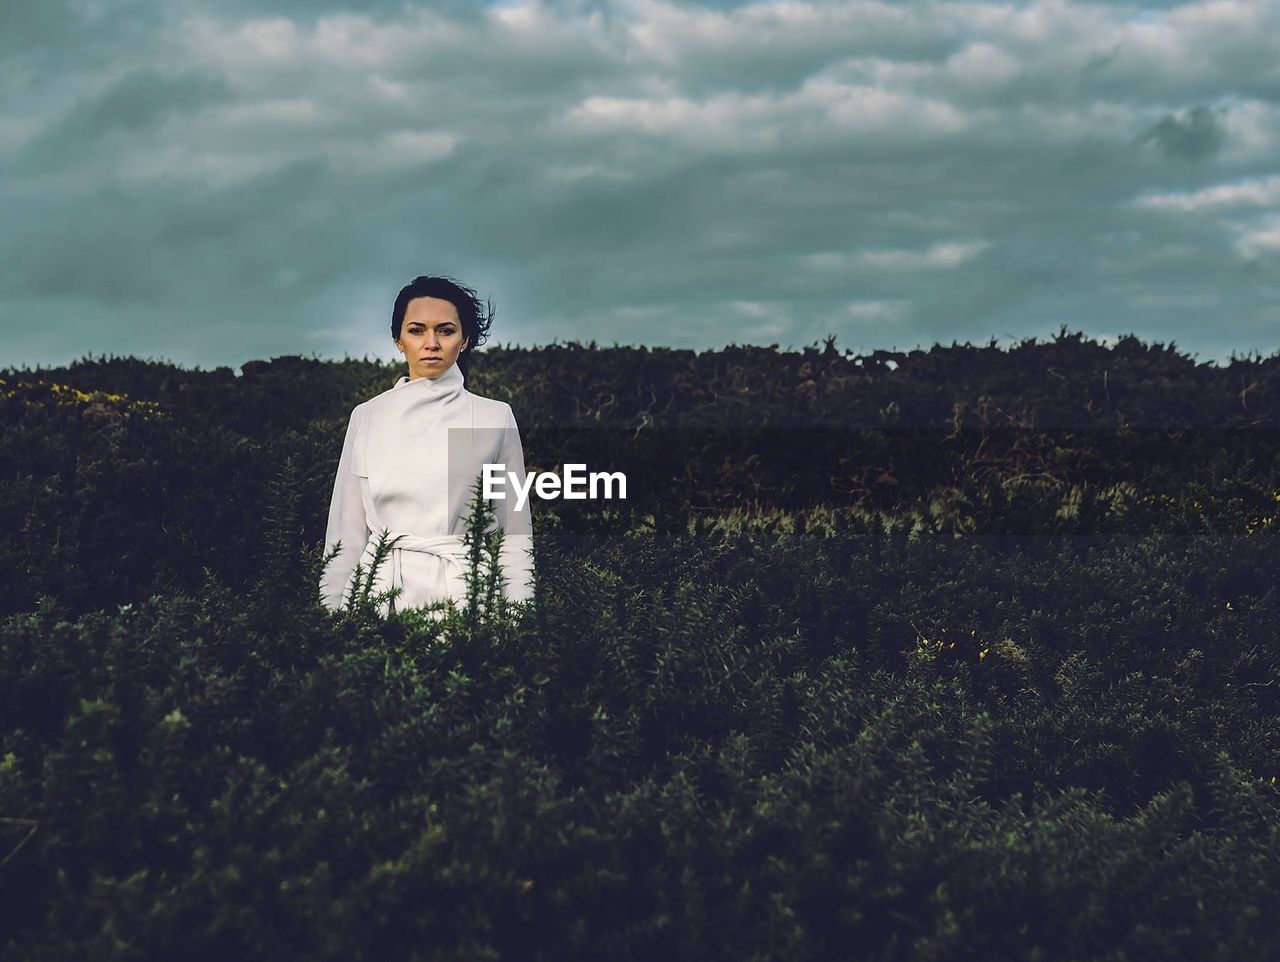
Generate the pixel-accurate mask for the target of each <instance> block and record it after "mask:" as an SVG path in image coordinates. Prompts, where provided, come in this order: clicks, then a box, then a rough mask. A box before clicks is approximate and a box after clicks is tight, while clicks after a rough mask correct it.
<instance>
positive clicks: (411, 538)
mask: <svg viewBox="0 0 1280 962" xmlns="http://www.w3.org/2000/svg"><path fill="white" fill-rule="evenodd" d="M378 539H379V535H378V534H370V536H369V540H368V541H367V542H365V546H364V552H363V554H361V556H360V564H361V566H362V567H363V570H364V571H366V572H368V571H369V570H370V569H371V568H372V566H373V558H374V555H375V554H377V550H378ZM387 540H388V544H389V545H390V547H391V550H390V554H389V557H387V558H384V559H383V561H382V564H381V565H379V566H378V570H377V571H376V572H374V576H373V584H372V585H371V587H370V594H371V595H377V594H381V593H382V592H384V591H386V590H387V589H388V588H404V573H403V570H402V569H401V566H400V559H401V555H402V553H403V552H405V551H420V552H422V553H423V554H433V555H435V556H436V557H438V558H440V559H441V561H443V562H444V577H445V587H446V590H447V593H448V594H447V597H450V598H454V599H455V600H457V601H461V600H462V599H463V598H465V597H466V592H467V589H466V576H465V572H466V563H467V553H466V550H467V549H466V545H465V544H464V543H463V541H462V538H461V537H459V536H458V535H455V534H440V535H431V536H428V537H423V536H421V535H416V534H406V533H404V532H395V531H392V532H390V533H389V535H388V539H387ZM388 561H390V565H388V564H387V562H388ZM388 567H389V568H390V571H388V570H387V569H388ZM431 600H432V601H436V600H439V601H444V600H445V598H439V599H431ZM424 603H429V602H424ZM400 604H401V606H402V607H411V605H408V604H406V601H405V599H404V595H403V594H401V596H400ZM390 610H391V611H393V612H394V611H395V602H394V601H393V602H392V603H391V607H390Z"/></svg>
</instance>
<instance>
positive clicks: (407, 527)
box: [320, 364, 533, 614]
mask: <svg viewBox="0 0 1280 962" xmlns="http://www.w3.org/2000/svg"><path fill="white" fill-rule="evenodd" d="M465 383H466V380H465V378H464V377H463V374H462V371H461V370H460V369H459V368H458V366H457V364H454V365H452V366H451V367H450V368H449V369H448V370H447V371H445V372H444V373H443V374H441V375H440V376H439V377H436V378H427V377H420V378H414V379H413V380H410V379H409V378H407V377H401V378H400V380H399V381H397V382H396V383H395V385H394V386H393V387H392V388H391V389H390V390H388V391H384V392H382V393H381V394H379V395H377V396H375V397H372V398H370V399H369V400H367V401H364V402H363V403H361V404H357V405H356V406H355V408H354V410H352V412H351V418H350V421H349V422H348V424H347V434H346V438H345V440H344V441H343V443H342V454H341V456H340V457H339V459H338V471H337V475H336V477H335V478H334V484H333V499H332V501H331V502H330V505H329V523H328V527H327V529H326V532H325V552H326V554H327V553H328V552H329V551H331V550H333V547H334V545H335V544H337V543H338V542H339V541H340V542H341V543H342V547H341V550H340V551H339V553H338V555H337V557H335V558H334V559H333V561H332V562H330V563H329V566H328V567H327V568H326V569H325V571H324V573H323V575H322V576H321V580H320V595H321V599H322V601H323V603H324V605H325V606H326V607H328V608H330V609H333V610H336V609H338V608H340V607H341V606H342V605H343V604H344V603H345V601H346V599H347V593H348V590H349V588H350V584H351V578H352V574H353V573H354V571H355V567H356V564H357V563H360V564H361V565H362V567H363V569H364V570H365V571H366V572H367V570H368V568H369V561H370V559H371V558H372V556H373V551H374V547H375V546H376V544H377V540H378V535H379V534H380V533H381V531H382V530H383V529H384V528H387V529H390V531H391V534H392V536H393V537H394V536H397V535H400V536H402V537H401V540H400V541H399V542H398V544H399V545H400V547H396V548H393V550H392V552H391V554H390V556H388V557H387V559H386V560H385V561H384V562H383V564H382V565H381V567H380V568H379V570H378V572H377V579H376V581H375V583H374V587H373V591H374V593H377V592H378V591H381V590H384V589H385V588H387V587H389V586H391V585H392V584H398V585H400V586H401V587H402V589H403V591H402V593H401V595H400V597H399V598H398V599H397V600H396V601H395V609H396V610H402V609H404V608H412V607H419V606H421V605H425V604H430V603H431V602H434V601H443V600H445V599H446V598H453V599H454V600H455V601H456V602H457V603H458V604H462V603H463V601H464V599H465V597H466V595H465V592H466V584H465V581H464V580H463V577H462V571H463V570H465V563H463V564H460V563H459V560H460V558H461V557H462V554H461V553H462V535H463V533H464V532H465V530H466V524H467V517H468V508H469V504H470V497H471V486H472V484H474V482H475V479H476V478H477V477H479V476H480V473H481V470H482V468H483V465H484V464H486V463H493V464H497V463H501V464H505V465H506V468H505V470H506V471H509V472H515V473H516V475H517V477H519V478H520V479H523V478H524V477H525V469H524V450H523V448H522V447H521V444H520V431H519V429H518V428H517V426H516V419H515V415H514V414H513V413H512V411H511V406H510V405H509V404H506V403H505V402H502V401H495V400H493V399H491V398H484V397H479V396H478V395H475V394H472V393H471V392H469V391H467V390H466V387H465ZM492 504H493V507H494V511H495V514H496V521H497V526H498V527H500V528H501V529H502V530H503V531H504V537H503V545H502V552H501V554H500V556H499V561H500V563H501V567H502V573H503V575H504V577H505V578H506V586H505V589H504V591H505V595H506V597H507V598H509V599H511V600H513V601H528V600H530V599H531V598H532V597H533V561H532V555H531V553H530V552H531V549H532V545H533V527H532V521H531V517H530V513H529V505H528V504H526V505H525V506H524V508H523V509H522V510H520V511H516V510H515V501H514V499H512V498H510V497H508V498H507V499H506V500H496V501H494V502H492ZM390 611H391V608H390V606H387V605H384V606H383V612H384V614H388V613H390Z"/></svg>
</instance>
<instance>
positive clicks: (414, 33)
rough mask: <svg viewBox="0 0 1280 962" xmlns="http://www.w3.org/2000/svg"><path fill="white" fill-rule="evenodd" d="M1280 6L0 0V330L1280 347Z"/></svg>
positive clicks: (67, 352) (1203, 355)
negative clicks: (1057, 340) (397, 321)
mask: <svg viewBox="0 0 1280 962" xmlns="http://www.w3.org/2000/svg"><path fill="white" fill-rule="evenodd" d="M1278 159H1280V3H1276V2H1275V0H1210V2H1198V3H1185V4H1168V3H1111V2H1107V3H1079V2H1067V0H1043V2H1035V3H1015V4H1006V3H995V2H945V0H936V2H918V3H913V2H906V3H879V2H870V0H814V2H810V0H776V2H760V3H747V4H742V5H732V4H723V3H715V4H698V3H688V2H668V0H516V2H502V3H497V4H490V5H486V4H483V3H479V2H472V0H449V2H445V3H432V4H429V5H424V4H413V3H402V2H397V3H391V2H381V0H375V2H372V3H370V2H367V0H366V2H364V3H361V4H359V5H355V4H353V3H346V2H343V0H320V2H315V0H312V2H307V3H303V2H300V0H222V2H219V3H214V2H212V0H111V2H108V0H41V2H39V3H35V2H27V0H0V366H7V365H23V364H27V365H32V366H34V365H37V364H55V363H66V362H68V361H70V360H72V359H75V358H77V357H81V356H84V355H86V354H94V355H101V354H117V355H120V354H134V355H137V356H141V357H154V358H163V359H167V360H171V361H174V362H177V363H180V364H184V365H188V366H199V367H213V366H215V365H219V364H228V365H231V366H236V365H238V364H240V363H241V362H243V361H245V360H248V359H251V358H269V357H274V356H277V355H280V354H304V355H316V356H320V357H338V358H340V357H342V356H344V355H346V354H349V355H351V356H356V357H360V356H365V355H369V356H380V357H383V358H385V359H388V360H390V359H392V358H398V355H396V354H395V353H394V348H393V346H392V344H391V338H390V332H389V314H390V305H391V302H392V300H393V298H394V296H395V293H396V291H397V290H398V289H399V287H400V286H401V285H402V284H404V283H405V282H406V281H407V280H409V279H410V278H411V277H413V276H414V275H416V274H419V273H444V274H451V275H453V276H455V277H457V278H459V279H461V280H463V281H464V282H465V283H468V284H470V285H472V286H474V287H476V288H478V289H479V291H480V292H481V293H482V294H487V295H489V296H491V297H492V298H493V299H494V301H495V303H496V306H497V321H496V323H495V325H494V331H493V342H495V343H506V344H521V345H533V344H542V343H549V342H552V341H555V340H559V341H567V340H579V341H582V342H587V341H590V340H595V341H597V342H598V343H600V344H605V345H610V344H614V343H618V344H648V345H668V346H674V347H690V348H697V349H704V348H714V347H720V346H723V345H726V344H731V343H737V344H766V345H767V344H771V343H778V344H780V345H784V346H785V345H792V346H796V347H800V346H803V345H805V344H811V343H816V342H819V341H820V340H821V339H822V338H823V337H824V336H826V335H827V334H834V335H836V336H837V339H838V340H837V345H838V346H840V347H841V348H854V349H856V350H859V351H862V350H871V349H874V348H894V347H896V348H900V349H901V348H910V347H914V346H917V345H919V346H922V347H927V346H929V345H931V344H932V343H934V342H937V341H941V342H942V343H947V344H949V343H951V342H952V341H960V342H964V341H970V342H972V343H986V342H988V341H989V340H990V339H991V338H996V339H997V341H998V342H1000V343H1002V344H1004V343H1011V342H1012V341H1014V340H1016V339H1021V338H1024V337H1032V336H1037V337H1041V338H1045V337H1048V336H1051V335H1052V334H1053V333H1054V332H1055V331H1057V330H1058V329H1059V327H1060V326H1061V325H1063V324H1065V325H1067V326H1068V327H1069V328H1070V329H1072V330H1082V331H1084V332H1085V333H1086V334H1088V335H1090V336H1092V337H1097V338H1109V337H1115V336H1118V335H1121V334H1125V333H1130V332H1132V333H1135V334H1137V335H1138V336H1140V337H1142V338H1143V339H1145V340H1159V341H1163V342H1165V343H1168V342H1170V341H1174V342H1176V343H1177V344H1178V346H1179V347H1180V348H1182V349H1184V350H1187V351H1189V352H1192V353H1194V354H1195V355H1197V356H1198V358H1199V359H1200V360H1210V359H1217V360H1221V361H1225V360H1226V359H1228V358H1229V356H1230V355H1231V354H1232V352H1235V353H1237V354H1245V353H1248V352H1252V351H1258V352H1260V353H1261V354H1263V355H1270V354H1272V353H1274V352H1275V351H1276V350H1278V349H1280V336H1278V335H1280V163H1277V160H1278Z"/></svg>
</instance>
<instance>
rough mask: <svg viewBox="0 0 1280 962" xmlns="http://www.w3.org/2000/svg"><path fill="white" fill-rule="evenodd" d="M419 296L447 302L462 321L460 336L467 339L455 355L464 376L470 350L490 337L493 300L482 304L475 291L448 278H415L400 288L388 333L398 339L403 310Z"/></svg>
mask: <svg viewBox="0 0 1280 962" xmlns="http://www.w3.org/2000/svg"><path fill="white" fill-rule="evenodd" d="M419 297H438V298H440V300H442V301H448V302H449V303H450V304H452V305H453V307H454V309H455V310H456V311H457V312H458V320H459V321H460V322H462V336H463V337H465V338H466V339H467V346H466V347H464V348H463V349H462V353H461V354H459V355H458V368H459V369H460V370H461V371H462V373H463V375H464V376H465V375H466V373H467V363H468V361H469V359H470V355H471V352H472V351H473V350H475V349H476V348H477V347H479V346H480V345H481V344H483V343H484V342H485V341H486V340H488V338H489V327H490V325H492V324H493V303H492V302H491V301H489V300H488V299H487V298H486V299H485V302H484V306H483V307H481V305H480V298H479V296H478V295H477V294H476V292H475V291H473V290H472V289H471V288H469V287H465V286H463V285H462V284H459V283H458V282H457V281H455V280H454V279H453V278H451V277H435V276H430V275H423V276H421V277H415V278H414V279H413V280H411V281H410V282H409V283H408V284H406V285H405V286H404V287H402V288H401V289H400V293H399V294H397V295H396V303H395V306H394V307H392V308H391V336H392V337H393V338H394V339H395V340H399V339H400V329H401V327H403V326H404V312H405V311H406V310H407V309H408V307H409V302H410V301H412V300H414V299H415V298H419Z"/></svg>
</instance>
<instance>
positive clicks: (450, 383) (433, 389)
mask: <svg viewBox="0 0 1280 962" xmlns="http://www.w3.org/2000/svg"><path fill="white" fill-rule="evenodd" d="M466 383H467V379H466V378H465V377H464V376H463V374H462V369H461V368H460V367H458V365H457V362H454V363H453V364H452V365H450V367H449V369H448V370H447V371H445V372H444V373H443V374H441V375H440V376H439V377H435V378H432V377H416V378H414V379H413V380H410V379H409V376H408V375H407V374H404V375H401V377H400V380H398V381H396V383H395V384H393V385H391V387H392V390H405V391H412V392H414V393H415V394H416V395H418V396H419V397H422V398H433V399H434V398H440V399H441V400H448V399H450V398H453V397H457V395H458V394H460V393H461V392H462V388H463V385H465V384H466Z"/></svg>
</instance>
